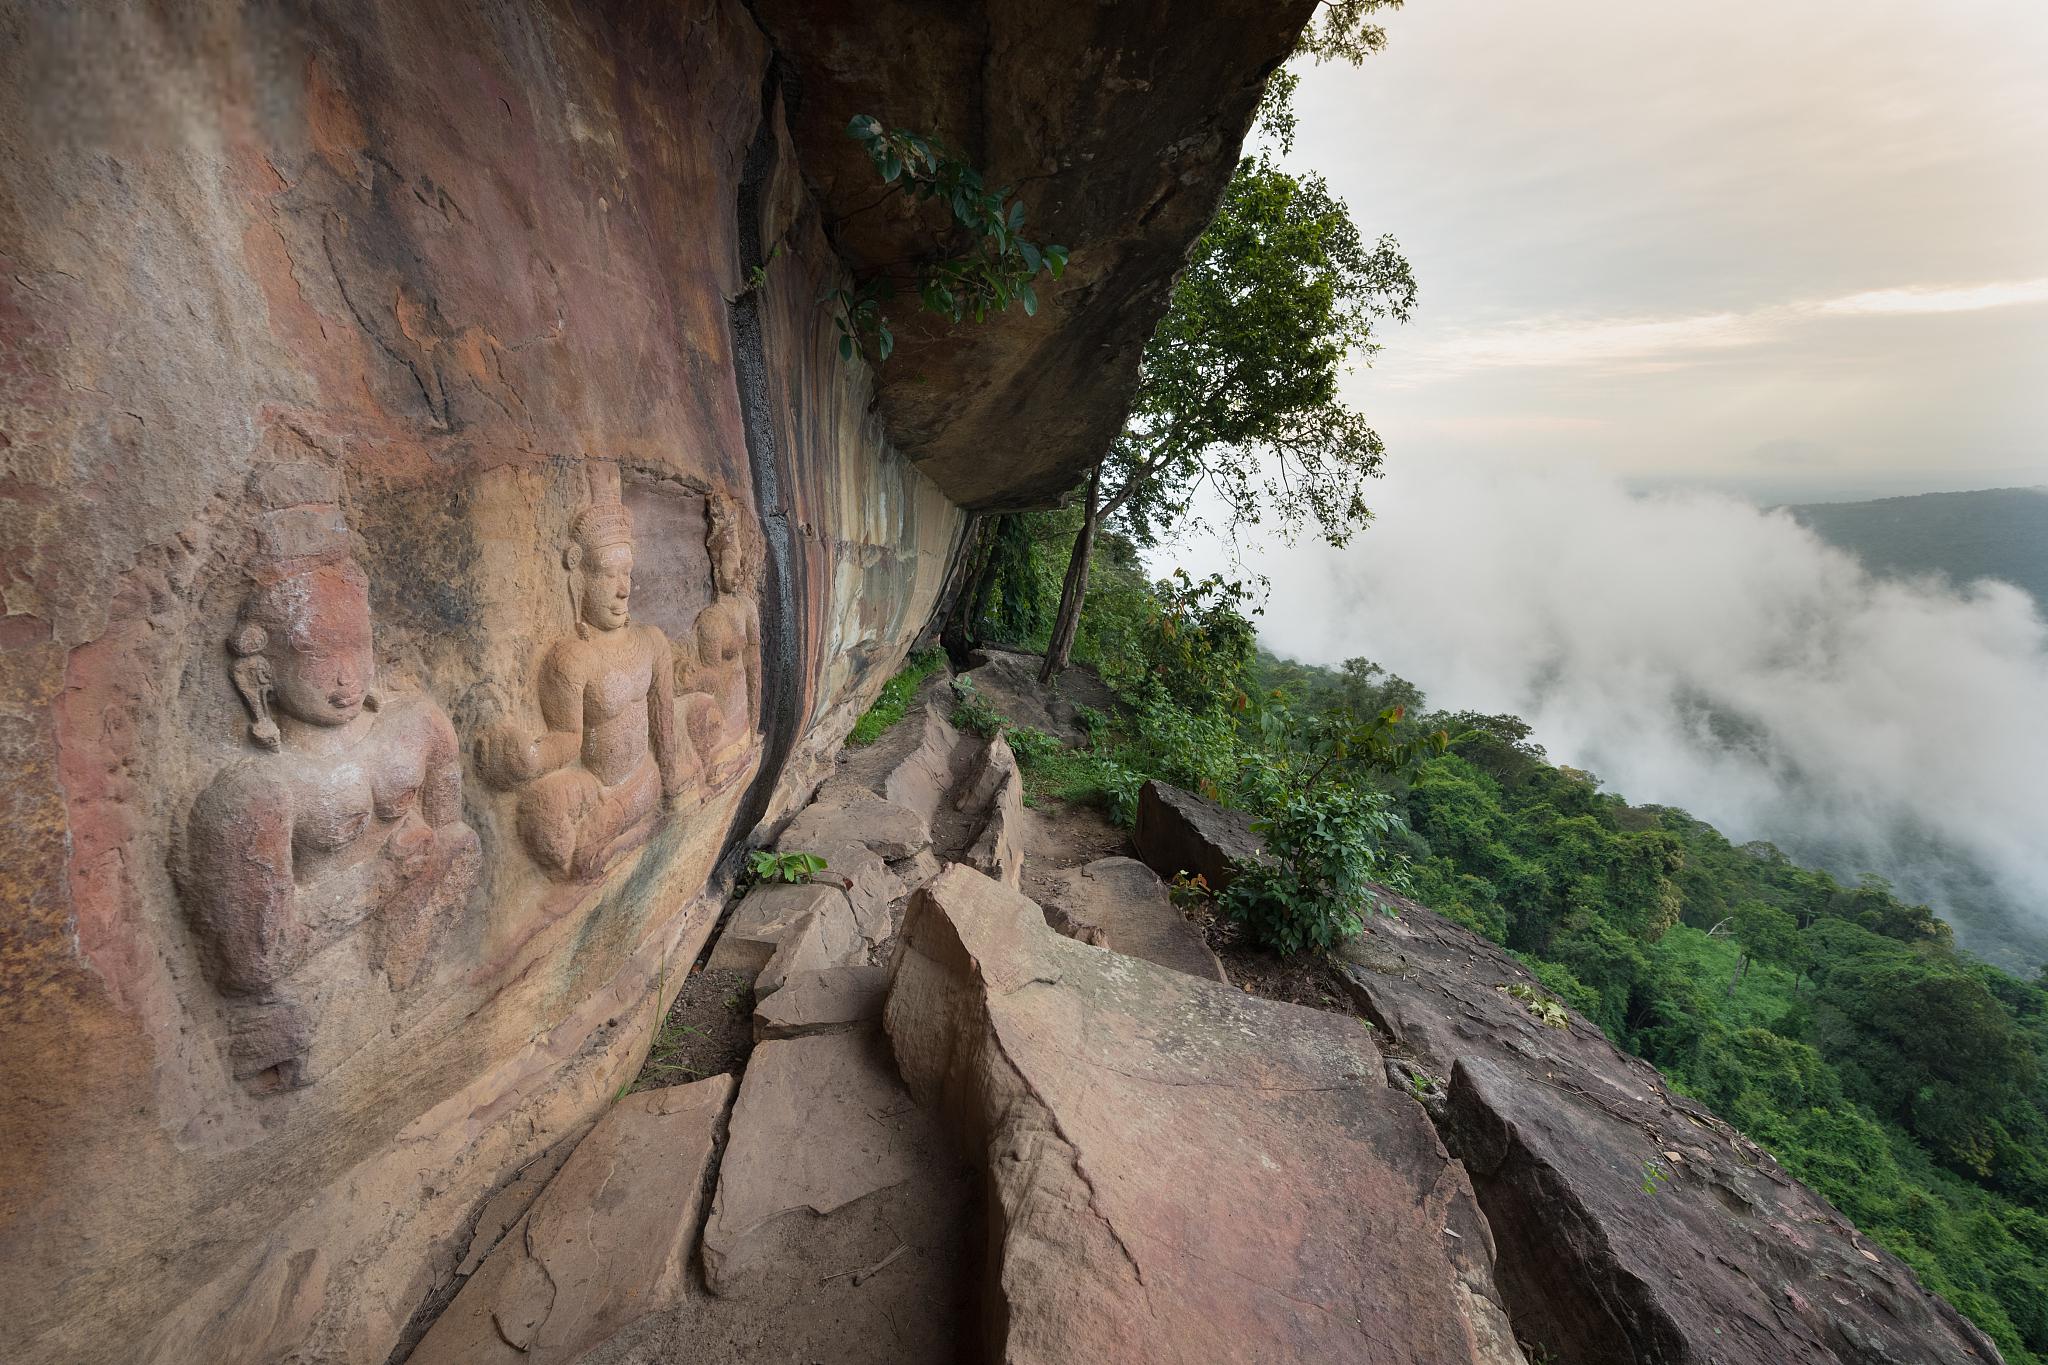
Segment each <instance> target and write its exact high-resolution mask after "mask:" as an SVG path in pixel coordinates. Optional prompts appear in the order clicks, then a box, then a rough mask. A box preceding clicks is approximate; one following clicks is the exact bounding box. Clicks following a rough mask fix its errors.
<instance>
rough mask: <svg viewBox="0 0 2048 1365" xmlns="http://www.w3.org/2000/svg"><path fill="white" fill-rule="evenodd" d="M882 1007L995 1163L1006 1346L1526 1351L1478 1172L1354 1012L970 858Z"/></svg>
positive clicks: (1449, 1358) (919, 1066) (1076, 1357)
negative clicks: (1192, 955) (1504, 1298)
mask: <svg viewBox="0 0 2048 1365" xmlns="http://www.w3.org/2000/svg"><path fill="white" fill-rule="evenodd" d="M885 1021H886V1025H887V1028H888V1032H889V1038H890V1042H891V1044H892V1045H893V1047H894V1049H895V1053H896V1057H897V1062H898V1064H899V1066H900V1067H901V1070H902V1073H903V1076H904V1078H905V1080H906V1081H907V1083H908V1084H909V1086H910V1089H911V1091H912V1093H913V1094H915V1095H917V1096H918V1097H919V1099H920V1101H921V1102H922V1103H924V1104H925V1105H926V1106H928V1107H931V1108H933V1109H935V1110H937V1111H938V1112H939V1113H941V1114H943V1115H944V1117H945V1120H946V1122H947V1123H948V1124H949V1125H950V1126H951V1127H952V1128H953V1130H954V1132H955V1134H956V1135H957V1136H958V1138H959V1139H960V1141H961V1142H962V1144H963V1146H964V1149H965V1150H966V1151H967V1153H968V1154H969V1157H970V1159H971V1160H973V1161H975V1162H977V1163H979V1164H980V1165H981V1167H982V1169H983V1171H984V1173H985V1175H986V1178H987V1179H988V1180H989V1181H990V1182H991V1186H992V1198H991V1206H992V1209H993V1213H994V1217H995V1218H996V1219H997V1223H996V1226H995V1227H994V1228H993V1229H992V1235H991V1245H992V1247H994V1248H995V1250H994V1253H993V1254H994V1256H995V1257H996V1261H995V1264H993V1265H991V1266H990V1267H989V1279H990V1284H989V1294H990V1299H989V1308H988V1312H987V1314H986V1317H985V1325H986V1329H987V1332H988V1340H987V1342H986V1343H985V1353H986V1355H987V1358H989V1359H993V1360H1003V1361H1013V1362H1069V1361H1081V1360H1085V1361H1100V1362H1117V1361H1156V1360H1189V1361H1195V1360H1199V1361H1204V1362H1227V1361H1246V1362H1249V1361H1262V1362H1278V1361H1317V1362H1339V1361H1371V1362H1383V1363H1384V1365H1396V1362H1400V1365H1410V1363H1411V1362H1415V1361H1430V1362H1433V1363H1435V1362H1457V1361H1486V1362H1496V1363H1502V1362H1519V1361H1520V1360H1521V1355H1520V1353H1519V1351H1518V1350H1517V1349H1516V1347H1515V1345H1514V1343H1513V1340H1512V1337H1511V1336H1510V1334H1509V1332H1508V1329H1507V1325H1506V1321H1505V1319H1504V1318H1503V1317H1502V1315H1501V1312H1500V1309H1499V1307H1498V1306H1497V1304H1496V1302H1495V1299H1494V1291H1493V1288H1492V1273H1493V1271H1492V1244H1491V1241H1490V1239H1489V1238H1488V1235H1487V1231H1486V1224H1485V1222H1484V1220H1482V1219H1481V1218H1480V1216H1479V1212H1478V1208H1477V1206H1476V1204H1475V1203H1474V1202H1473V1198H1472V1194H1471V1191H1470V1189H1469V1187H1468V1186H1467V1184H1466V1181H1465V1177H1464V1173H1463V1171H1462V1170H1461V1169H1460V1168H1459V1166H1458V1165H1457V1163H1456V1162H1454V1161H1453V1160H1451V1159H1450V1158H1449V1157H1448V1156H1447V1155H1446V1153H1445V1152H1444V1149H1443V1146H1442V1144H1441V1143H1440V1142H1439V1141H1438V1139H1437V1136H1436V1134H1435V1132H1434V1130H1433V1129H1432V1128H1431V1127H1430V1125H1429V1122H1428V1120H1427V1119H1426V1118H1425V1117H1424V1115H1423V1113H1422V1111H1421V1110H1420V1109H1419V1108H1418V1107H1416V1106H1415V1105H1414V1104H1413V1103H1412V1102H1410V1101H1409V1100H1408V1099H1406V1098H1405V1097H1403V1096H1401V1095H1399V1094H1397V1093H1395V1092H1394V1091H1391V1090H1389V1089H1388V1088H1387V1087H1386V1085H1385V1083H1384V1081H1383V1080H1382V1078H1381V1068H1382V1063H1381V1058H1380V1056H1379V1053H1378V1052H1377V1050H1376V1049H1375V1048H1374V1046H1373V1044H1372V1041H1371V1039H1370V1038H1369V1037H1368V1036H1367V1033H1366V1031H1365V1030H1364V1029H1363V1028H1361V1027H1360V1026H1359V1025H1358V1023H1357V1021H1356V1020H1352V1019H1348V1018H1346V1017H1344V1016H1339V1015H1332V1014H1323V1013H1320V1012H1316V1011H1311V1010H1305V1009H1300V1008H1298V1007H1295V1006H1289V1005H1281V1004H1275V1003H1272V1002H1268V1001H1263V1000H1257V999H1253V998H1249V997H1246V996H1244V995H1242V994H1241V993H1239V992H1236V991H1232V990H1230V989H1228V988H1227V987H1224V986H1222V985H1219V984H1215V983H1211V982H1205V981H1201V980H1197V979H1196V978H1194V977H1190V976H1187V975H1185V974H1183V973H1180V972H1176V971H1171V970H1168V969H1166V968H1162V967H1158V966H1155V965H1153V964H1151V963H1148V962H1143V961H1139V960H1136V959H1132V958H1126V957H1120V956H1117V955H1114V954H1109V953H1104V952H1101V951H1098V950H1096V949H1092V948H1088V947H1086V946H1084V945H1081V944H1077V943H1074V942H1072V941H1070V940H1068V939H1065V938H1062V937H1060V936H1059V935H1057V934H1055V933H1053V932H1052V931H1051V930H1050V929H1048V928H1047V927H1046V925H1045V922H1044V919H1043V917H1042V915H1041V913H1040V911H1039V909H1038V907H1037V906H1035V905H1033V904H1032V903H1031V902H1030V901H1028V900H1026V899H1025V898H1024V897H1022V896H1021V895H1018V894H1017V893H1015V892H1013V891H1010V890H1009V889H1007V888H1005V887H1003V886H1001V885H999V884H998V883H996V882H993V881H991V880H989V879H988V878H986V877H983V876H981V875H979V874H977V873H975V872H973V871H972V870H970V869H967V868H963V867H953V868H949V869H948V870H947V871H946V872H944V873H942V874H941V875H940V876H939V878H938V879H937V880H936V881H934V882H933V883H932V884H931V885H929V886H928V887H926V888H925V889H924V890H923V891H922V892H920V893H919V894H918V896H917V897H915V898H914V899H913V902H912V907H911V913H910V917H909V919H908V921H907V922H906V924H905V927H904V949H903V956H902V958H901V959H900V961H899V964H898V967H897V973H896V980H895V984H894V986H893V987H892V989H891V992H890V996H889V1002H888V1005H887V1008H886V1011H885Z"/></svg>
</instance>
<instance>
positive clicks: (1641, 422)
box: [1292, 0, 2048, 501]
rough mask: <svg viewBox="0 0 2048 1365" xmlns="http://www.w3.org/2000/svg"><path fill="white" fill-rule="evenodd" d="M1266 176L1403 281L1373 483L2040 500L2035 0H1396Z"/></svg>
mask: <svg viewBox="0 0 2048 1365" xmlns="http://www.w3.org/2000/svg"><path fill="white" fill-rule="evenodd" d="M1385 22H1386V26H1387V28H1388V30H1389V33H1390V35H1391V42H1390V44H1389V46H1388V48H1387V50H1386V51H1385V52H1384V53H1382V54H1381V55H1379V56H1377V57H1374V58H1371V59H1370V60H1368V61H1367V62H1366V64H1365V65H1364V66H1363V67H1362V68H1358V69H1353V68H1350V67H1347V66H1342V65H1336V66H1324V67H1319V68H1313V69H1310V70H1309V71H1307V72H1306V73H1305V74H1304V78H1303V81H1302V86H1301V91H1300V94H1299V98H1298V105H1299V110H1300V114H1301V136H1300V138H1299V141H1298V143H1297V147H1296V153H1295V156H1294V157H1293V158H1292V160H1293V162H1294V163H1295V164H1297V165H1300V166H1306V167H1313V168H1315V169H1317V170H1320V171H1322V172H1323V173H1324V174H1326V175H1327V176H1328V177H1329V179H1330V180H1331V182H1332V185H1333V188H1335V189H1336V190H1337V191H1338V192H1339V193H1340V194H1341V195H1343V197H1344V198H1345V199H1346V200H1347V201H1348V202H1349V203H1350V204H1351V205H1352V208H1353V210H1354V213H1355V215H1356V217H1357V219H1358V221H1359V225H1360V226H1361V228H1363V229H1365V230H1366V231H1367V232H1368V233H1369V234H1377V233H1379V232H1391V233H1393V234H1394V235H1395V236H1396V237H1398V238H1399V239H1400V241H1401V242H1402V245H1403V246H1404V248H1405V249H1406V251H1407V253H1408V256H1409V259H1410V260H1411V261H1412V262H1413V263H1414V265H1415V268H1416V273H1417V275H1418V277H1419V279H1420V281H1421V285H1422V305H1421V309H1420V311H1419V313H1418V315H1417V317H1416V320H1415V321H1414V322H1413V323H1411V324H1410V325H1408V326H1406V327H1398V328H1394V329H1393V330H1392V331H1391V332H1390V333H1389V334H1388V336H1387V349H1386V351H1385V352H1384V353H1383V354H1382V355H1381V356H1380V357H1379V359H1378V360H1377V361H1376V362H1375V366H1374V368H1373V369H1372V370H1371V371H1369V372H1365V373H1362V374H1361V375H1359V376H1357V377H1356V378H1355V379H1354V381H1353V388H1352V396H1353V398H1354V399H1355V400H1356V401H1357V402H1358V403H1359V405H1360V406H1361V407H1363V408H1364V409H1365V410H1366V412H1367V413H1368V415H1369V416H1371V417H1372V419H1373V420H1374V422H1375V424H1376V425H1377V426H1378V427H1379V429H1380V431H1381V433H1382V435H1384V436H1385V437H1386V438H1387V443H1388V446H1389V449H1390V452H1391V454H1390V459H1391V460H1392V461H1396V462H1401V461H1422V460H1427V461H1430V462H1433V463H1435V462H1449V463H1451V464H1453V465H1460V466H1462V465H1465V464H1475V465H1479V466H1482V467H1483V466H1484V465H1485V464H1486V463H1487V462H1490V461H1496V460H1498V461H1506V462H1509V463H1513V464H1516V465H1531V464H1535V465H1542V464H1545V463H1551V462H1558V461H1564V462H1569V463H1573V464H1587V465H1590V467H1591V468H1593V469H1595V470H1601V471H1605V472H1608V473H1611V474H1614V475H1617V476H1619V477H1621V478H1622V479H1623V480H1624V481H1625V482H1627V483H1628V484H1629V485H1631V486H1634V487H1639V488H1643V487H1656V486H1663V485H1668V484H1670V483H1673V482H1678V483H1688V484H1697V483H1704V484H1708V485H1711V486H1715V487H1720V488H1725V489H1729V490H1731V491H1739V492H1742V493H1745V494H1748V495H1750V496H1752V497H1758V498H1761V499H1764V500H1767V501H1768V500H1778V499H1781V498H1782V499H1794V498H1805V497H1816V496H1819V497H1826V496H1836V497H1851V496H1871V495H1881V494H1885V493H1894V492H1919V491H1927V490H1932V489H1941V488H1978V487H1987V486H1994V485H2002V484H2015V483H2042V482H2048V0H1944V3H1941V4H1933V5H1930V4H1926V3H1924V0H1914V2H1913V3H1907V2H1906V0H1778V3H1773V4H1756V3H1750V4H1735V5H1722V6H1705V5H1699V4H1679V3H1676V2H1675V0H1544V2H1543V3H1540V4H1535V3H1528V0H1410V3H1409V5H1408V7H1407V8H1406V9H1405V10H1402V11H1401V12H1399V13H1395V14H1392V15H1390V16H1388V17H1387V18H1386V21H1385Z"/></svg>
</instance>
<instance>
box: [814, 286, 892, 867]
mask: <svg viewBox="0 0 2048 1365" xmlns="http://www.w3.org/2000/svg"><path fill="white" fill-rule="evenodd" d="M876 347H877V349H878V350H880V351H881V353H882V359H884V360H887V359H888V358H889V352H891V351H893V350H895V349H896V336H895V334H894V333H893V332H891V331H890V330H889V324H888V323H886V322H884V323H882V324H881V325H880V329H879V331H878V333H877V335H876ZM821 866H822V864H821Z"/></svg>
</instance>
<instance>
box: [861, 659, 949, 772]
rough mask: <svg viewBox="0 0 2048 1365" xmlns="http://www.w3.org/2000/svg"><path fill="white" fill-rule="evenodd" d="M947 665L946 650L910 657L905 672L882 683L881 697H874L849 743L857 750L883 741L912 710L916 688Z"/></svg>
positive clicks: (905, 665) (904, 666)
mask: <svg viewBox="0 0 2048 1365" xmlns="http://www.w3.org/2000/svg"><path fill="white" fill-rule="evenodd" d="M945 664H946V651H945V650H943V649H921V650H919V651H917V653H915V654H913V655H911V656H910V658H909V660H908V661H907V662H905V664H904V665H903V671H902V672H901V673H898V674H897V675H896V676H895V677H893V678H891V679H889V681H887V682H885V683H883V684H882V691H881V695H879V696H877V697H876V698H875V704H874V705H873V706H870V707H869V708H868V709H867V710H866V711H865V712H863V713H862V714H861V718H860V719H859V720H857V721H855V722H854V723H853V733H852V734H850V735H848V736H847V737H846V742H847V744H848V745H850V746H852V747H854V748H858V747H860V746H861V745H863V744H873V743H874V742H875V741H876V740H878V739H880V738H881V737H882V736H883V735H884V734H886V733H887V732H888V730H889V727H890V726H892V725H894V724H895V723H896V722H897V721H899V720H902V719H903V713H904V712H905V711H908V710H909V709H910V699H911V698H912V697H914V696H916V695H917V689H918V687H919V686H920V685H921V684H923V682H924V680H925V679H926V678H929V677H930V676H931V675H932V674H934V673H936V672H938V671H939V670H940V669H941V668H943V667H945Z"/></svg>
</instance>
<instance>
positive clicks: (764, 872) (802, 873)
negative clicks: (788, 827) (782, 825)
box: [747, 848, 825, 883]
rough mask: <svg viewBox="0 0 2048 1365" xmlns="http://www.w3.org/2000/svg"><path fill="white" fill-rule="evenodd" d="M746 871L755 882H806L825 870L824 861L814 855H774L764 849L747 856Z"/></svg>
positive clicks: (774, 853)
mask: <svg viewBox="0 0 2048 1365" xmlns="http://www.w3.org/2000/svg"><path fill="white" fill-rule="evenodd" d="M747 870H748V871H749V872H752V873H753V874H754V879H755V880H756V881H763V882H786V883H795V882H807V881H809V880H810V879H811V878H813V877H815V876H817V875H818V874H819V873H820V872H823V871H824V870H825V860H824V859H823V858H820V857H819V856H818V855H817V854H815V853H776V852H773V851H771V850H769V849H765V848H764V849H758V850H756V851H755V852H752V853H749V854H748V855H747Z"/></svg>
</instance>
